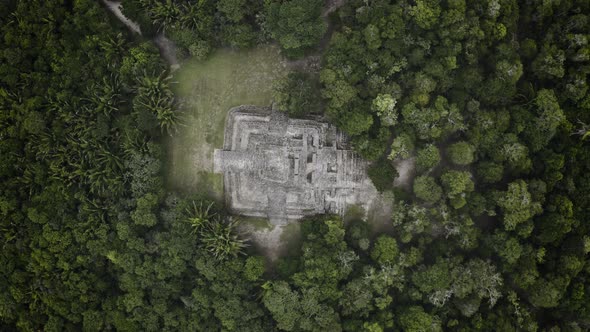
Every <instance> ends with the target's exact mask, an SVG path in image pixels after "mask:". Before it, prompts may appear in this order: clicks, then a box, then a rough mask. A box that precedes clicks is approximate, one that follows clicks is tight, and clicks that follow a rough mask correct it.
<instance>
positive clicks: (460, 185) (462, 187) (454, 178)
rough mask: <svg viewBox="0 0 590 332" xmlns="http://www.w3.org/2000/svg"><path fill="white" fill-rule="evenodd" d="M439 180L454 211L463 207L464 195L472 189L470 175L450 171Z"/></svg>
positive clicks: (464, 202) (465, 202) (463, 172)
mask: <svg viewBox="0 0 590 332" xmlns="http://www.w3.org/2000/svg"><path fill="white" fill-rule="evenodd" d="M440 179H441V182H442V185H443V188H444V189H445V192H446V193H447V197H448V198H449V199H450V200H451V205H452V206H453V207H454V208H455V209H460V208H462V207H463V206H465V204H467V201H466V199H465V196H466V194H467V193H469V192H472V191H473V189H474V185H473V181H472V180H471V173H469V172H465V171H454V170H451V171H448V172H446V173H445V174H443V175H442V176H441V178H440Z"/></svg>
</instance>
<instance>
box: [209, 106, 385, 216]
mask: <svg viewBox="0 0 590 332" xmlns="http://www.w3.org/2000/svg"><path fill="white" fill-rule="evenodd" d="M366 168H367V163H366V162H365V161H364V160H363V159H361V158H360V157H359V156H358V155H357V154H356V153H355V152H353V151H351V150H350V147H349V143H348V139H347V137H346V136H345V135H344V134H342V133H341V132H340V131H338V130H337V129H336V128H335V127H334V126H332V125H330V124H328V123H324V122H319V121H314V120H301V119H289V118H288V117H286V115H285V114H284V113H281V112H278V111H273V110H271V109H270V108H259V107H252V106H239V107H236V108H233V109H232V110H230V112H229V114H228V118H227V123H226V128H225V139H224V147H223V149H218V150H215V156H214V171H215V172H216V173H223V175H224V187H225V199H226V203H227V206H229V207H230V209H231V211H232V212H233V213H235V214H240V215H245V216H253V217H267V218H269V219H270V220H271V222H272V223H273V224H282V223H286V222H287V221H288V220H289V219H299V218H302V217H304V216H307V215H314V214H323V213H335V214H340V215H342V214H344V212H345V211H346V208H347V206H349V205H360V206H362V207H364V208H365V211H367V210H368V208H369V205H370V203H371V202H372V200H373V199H374V198H375V197H376V195H377V191H376V189H375V188H374V186H373V184H372V183H371V181H370V179H369V178H368V177H367V175H366Z"/></svg>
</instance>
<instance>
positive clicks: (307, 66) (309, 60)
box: [286, 0, 346, 73]
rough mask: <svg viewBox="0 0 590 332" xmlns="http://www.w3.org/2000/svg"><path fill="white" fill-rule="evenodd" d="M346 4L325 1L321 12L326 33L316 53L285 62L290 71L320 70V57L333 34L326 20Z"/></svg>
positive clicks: (332, 26) (336, 0)
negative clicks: (325, 25)
mask: <svg viewBox="0 0 590 332" xmlns="http://www.w3.org/2000/svg"><path fill="white" fill-rule="evenodd" d="M345 4H346V0H327V1H326V5H325V6H324V11H322V15H321V17H322V19H323V20H324V22H326V24H327V28H326V33H325V34H324V36H323V37H322V40H320V43H319V45H318V48H317V51H315V52H313V53H312V54H310V55H308V56H306V57H304V58H302V59H298V60H286V67H288V68H289V69H290V70H297V71H303V72H308V73H317V72H319V71H320V69H321V59H322V55H323V54H324V52H325V51H326V48H327V47H328V44H329V43H330V39H331V38H332V34H333V33H334V30H335V27H334V25H333V24H332V22H330V20H329V19H328V16H329V15H330V14H332V13H333V12H335V11H337V10H338V9H339V8H340V7H342V6H344V5H345Z"/></svg>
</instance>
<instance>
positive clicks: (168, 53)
mask: <svg viewBox="0 0 590 332" xmlns="http://www.w3.org/2000/svg"><path fill="white" fill-rule="evenodd" d="M102 2H103V3H104V4H105V6H106V7H107V9H108V10H109V11H110V12H111V13H113V15H115V17H116V18H117V19H118V20H119V21H121V23H123V24H125V26H127V27H128V28H129V30H131V32H133V33H136V34H138V35H140V36H141V35H142V34H141V29H140V27H139V24H137V23H135V22H133V21H131V20H130V19H129V18H127V17H126V16H125V15H123V12H121V2H118V1H110V0H102ZM152 42H153V43H154V44H156V47H158V49H159V50H160V55H161V56H162V58H164V60H166V62H167V63H168V64H169V65H170V69H171V70H172V71H174V70H176V69H178V68H180V63H179V62H178V59H177V58H176V46H175V45H174V43H173V42H172V41H171V40H170V39H168V38H166V36H165V35H164V33H159V34H158V35H156V36H155V37H154V38H153V39H152Z"/></svg>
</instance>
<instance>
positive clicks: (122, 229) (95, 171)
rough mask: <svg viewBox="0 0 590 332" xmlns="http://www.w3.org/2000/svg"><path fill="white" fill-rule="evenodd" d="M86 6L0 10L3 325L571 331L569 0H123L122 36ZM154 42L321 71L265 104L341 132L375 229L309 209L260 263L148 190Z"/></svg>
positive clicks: (161, 136)
mask: <svg viewBox="0 0 590 332" xmlns="http://www.w3.org/2000/svg"><path fill="white" fill-rule="evenodd" d="M104 4H105V3H104V2H98V1H90V0H79V1H57V0H43V1H42V0H29V1H17V0H8V1H2V2H0V25H1V26H2V35H3V36H2V37H3V38H1V39H0V59H1V61H0V156H1V158H0V243H1V245H2V250H1V251H0V330H6V331H12V330H23V331H39V330H43V331H79V330H83V331H102V330H121V331H126V330H129V331H177V330H179V331H217V330H224V331H283V330H284V331H367V332H368V331H372V332H377V331H443V330H444V331H447V330H448V331H551V332H557V331H572V332H573V331H586V330H589V329H590V259H589V256H588V254H589V253H590V224H589V223H588V221H589V220H590V176H588V174H590V92H589V91H588V90H589V89H588V75H589V74H590V42H589V41H590V3H589V2H588V1H585V0H558V1H546V0H530V1H516V0H474V1H467V0H441V1H438V0H391V1H389V0H372V1H364V0H349V1H320V0H265V1H256V0H219V1H213V0H202V1H188V0H168V1H157V0H123V1H122V4H121V5H122V12H123V14H124V15H126V16H127V17H128V18H130V19H131V20H133V21H135V22H137V23H138V24H139V25H140V27H141V31H142V35H141V36H139V35H137V34H133V33H131V32H130V31H129V30H128V29H127V27H126V26H125V25H124V24H122V23H121V22H120V21H119V20H118V19H117V17H115V16H114V15H112V14H111V13H110V12H109V10H108V8H106V6H105V5H104ZM160 35H165V36H167V37H168V38H170V40H171V41H172V42H173V43H174V45H175V51H176V56H177V57H178V58H179V59H180V60H181V62H182V61H183V59H186V58H196V59H200V60H202V61H206V59H208V57H210V56H211V54H213V53H214V52H215V50H216V49H220V48H226V49H231V50H238V49H244V48H252V47H256V46H257V45H261V44H269V43H275V44H276V45H278V47H280V48H281V50H282V52H283V54H284V56H285V57H286V58H287V59H289V60H285V61H291V62H290V63H295V64H301V63H304V64H305V63H307V62H306V61H308V60H309V59H311V58H312V57H315V58H319V59H320V61H319V68H316V69H314V70H307V71H306V70H300V71H293V72H292V73H290V74H289V75H287V77H286V78H285V80H284V81H282V82H280V84H278V86H277V87H276V88H275V91H276V99H277V103H278V104H280V105H281V108H283V109H284V111H286V112H288V113H289V114H290V115H291V116H294V117H306V116H309V115H310V114H313V115H314V116H318V115H323V116H324V117H325V118H326V119H327V120H328V121H330V122H331V123H332V124H335V125H337V126H338V127H339V128H340V129H341V130H343V131H344V132H345V133H346V134H347V135H348V136H350V138H351V142H352V145H353V147H354V149H355V151H356V152H358V153H359V154H360V155H361V156H363V157H364V158H365V159H367V160H369V161H370V162H371V166H370V168H369V176H370V177H371V179H372V180H373V182H374V184H375V187H376V188H377V189H378V190H380V191H382V192H383V193H384V197H393V201H394V205H393V209H392V211H391V215H390V216H388V218H387V231H380V230H376V229H373V228H372V227H371V225H369V223H367V222H366V221H365V220H362V218H342V217H340V216H334V215H320V216H315V217H310V218H306V219H304V220H302V221H301V222H300V227H301V241H299V243H296V244H295V246H294V247H293V248H292V249H291V250H290V251H289V254H288V255H285V256H284V257H281V258H279V259H278V260H276V261H274V262H271V261H269V260H268V259H266V258H265V257H264V256H262V255H261V253H260V252H258V251H257V250H256V248H255V247H254V246H251V243H249V241H248V239H247V238H245V237H244V236H243V235H242V234H241V233H240V232H239V231H238V228H237V226H238V225H237V219H236V218H235V216H232V215H230V214H229V213H228V211H227V207H226V206H224V204H223V203H221V202H219V201H218V200H216V199H215V198H214V197H210V196H209V195H208V194H207V192H206V191H204V190H203V192H198V190H197V192H196V193H186V192H176V191H173V190H171V189H169V188H168V187H167V186H166V179H165V177H164V170H165V169H166V167H167V165H166V163H165V161H166V158H165V156H166V154H167V153H168V151H167V148H166V139H167V137H168V136H170V135H175V132H176V130H177V128H178V127H179V126H182V125H183V103H182V100H181V98H178V96H177V93H176V81H175V76H174V75H175V74H174V72H172V71H171V69H170V67H169V65H168V64H167V63H165V61H164V60H163V59H162V58H161V56H160V54H159V50H158V48H157V47H156V46H155V45H154V43H153V42H152V39H153V38H157V36H160ZM300 67H305V66H300ZM297 68H298V69H301V68H299V67H297ZM407 160H411V161H412V162H413V164H414V165H415V169H414V170H413V174H414V175H415V177H414V178H413V179H412V181H411V183H409V185H407V186H405V187H404V186H401V187H400V186H395V187H394V185H393V184H394V182H393V181H394V179H395V178H396V177H398V176H399V174H398V172H397V171H396V169H395V168H394V165H396V163H398V162H400V161H407ZM197 189H198V188H197Z"/></svg>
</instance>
